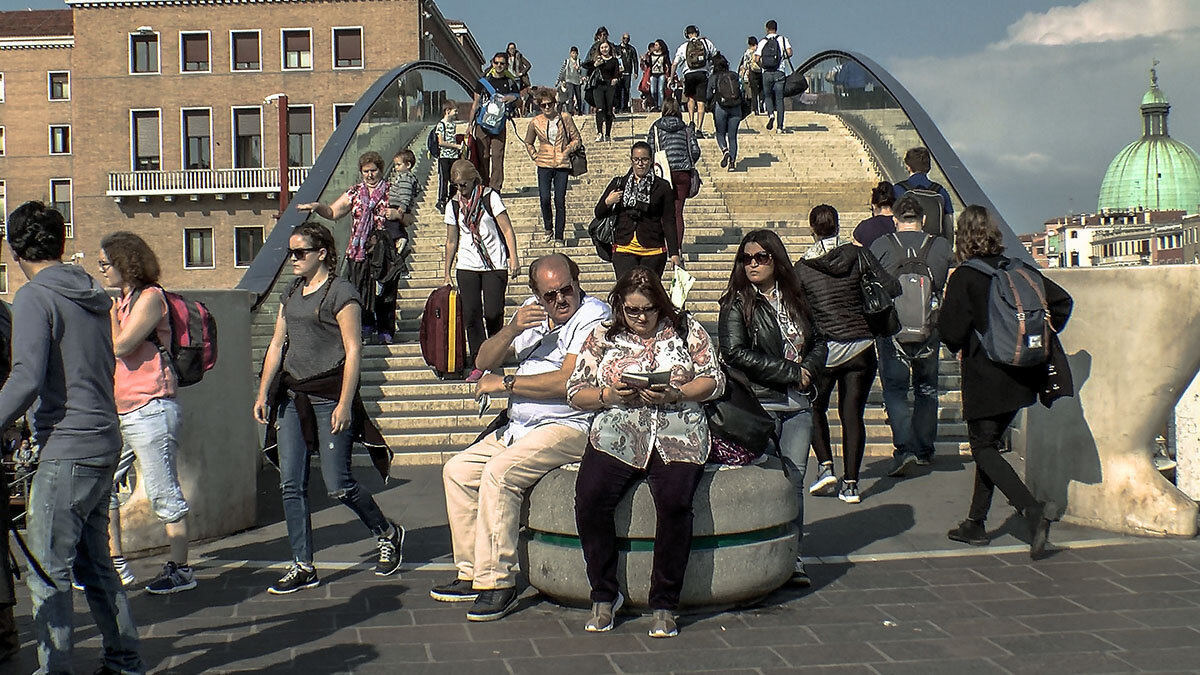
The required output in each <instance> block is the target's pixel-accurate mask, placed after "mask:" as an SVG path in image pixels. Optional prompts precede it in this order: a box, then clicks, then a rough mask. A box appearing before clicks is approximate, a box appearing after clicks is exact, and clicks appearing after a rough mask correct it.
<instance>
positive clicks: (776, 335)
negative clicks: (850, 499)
mask: <svg viewBox="0 0 1200 675" xmlns="http://www.w3.org/2000/svg"><path fill="white" fill-rule="evenodd" d="M720 304H721V314H720V324H719V325H720V331H721V357H722V358H723V359H724V360H725V364H726V365H727V366H729V367H730V368H732V369H736V370H738V371H740V372H741V373H742V374H743V375H745V376H746V379H748V380H749V381H750V386H751V389H752V390H753V391H754V395H755V396H757V397H758V400H759V402H760V403H762V406H763V408H764V409H766V410H767V412H768V413H770V414H771V416H772V417H773V418H775V436H776V442H777V444H778V445H777V448H778V450H779V456H780V458H781V459H782V460H783V464H784V467H785V468H786V471H787V473H788V478H789V479H790V480H791V481H792V485H793V486H794V487H795V490H796V505H797V507H798V509H799V511H798V512H797V514H796V520H795V521H794V522H795V524H796V528H797V529H798V530H799V533H800V542H801V543H803V541H804V475H805V473H806V471H807V470H808V449H809V445H810V442H811V440H812V404H811V402H810V400H809V396H810V395H811V394H812V385H813V382H814V381H815V379H816V378H817V377H818V376H820V375H821V373H823V372H824V371H825V359H826V357H827V355H828V346H827V345H826V344H825V338H824V336H822V335H821V334H820V333H818V332H817V329H816V324H815V323H814V322H813V318H812V312H811V311H810V310H809V307H808V299H807V298H806V297H805V295H804V287H803V286H802V285H801V283H800V279H799V277H797V276H796V271H795V269H793V267H792V261H791V259H790V258H788V253H787V249H786V248H785V247H784V245H783V241H781V240H780V239H779V235H777V234H775V233H774V232H772V231H770V230H754V231H753V232H748V233H746V236H744V237H742V243H741V245H740V246H738V250H737V255H736V256H735V257H734V262H733V269H732V270H731V271H730V273H729V285H728V286H727V287H726V289H725V294H724V295H723V296H721V301H720ZM792 581H793V583H796V584H799V585H804V586H807V585H808V583H809V579H808V574H807V573H806V572H805V570H804V563H802V562H801V560H800V555H799V549H797V554H796V565H795V569H794V570H793V574H792Z"/></svg>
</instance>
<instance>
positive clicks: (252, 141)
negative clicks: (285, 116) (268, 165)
mask: <svg viewBox="0 0 1200 675" xmlns="http://www.w3.org/2000/svg"><path fill="white" fill-rule="evenodd" d="M233 137H234V143H233V166H234V168H237V169H257V168H259V167H261V166H262V109H261V108H234V109H233Z"/></svg>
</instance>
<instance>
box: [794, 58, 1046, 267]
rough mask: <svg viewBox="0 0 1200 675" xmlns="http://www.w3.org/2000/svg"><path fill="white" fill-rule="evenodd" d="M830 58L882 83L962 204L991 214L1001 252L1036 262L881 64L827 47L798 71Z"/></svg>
mask: <svg viewBox="0 0 1200 675" xmlns="http://www.w3.org/2000/svg"><path fill="white" fill-rule="evenodd" d="M831 58H842V59H847V60H850V61H854V62H855V63H857V64H858V65H860V66H862V68H863V69H864V70H866V71H867V73H869V74H870V75H871V76H872V77H874V78H875V81H876V82H878V83H879V84H881V85H883V88H884V89H886V90H887V92H888V93H889V94H891V96H892V98H894V99H895V100H896V103H897V104H899V105H900V109H901V110H902V111H904V114H905V115H907V116H908V119H909V121H911V122H912V125H913V128H914V129H916V131H917V134H918V135H919V136H920V137H921V140H922V141H924V143H925V147H926V148H928V149H929V154H931V155H932V156H933V158H934V159H935V160H936V161H937V163H938V166H940V167H941V169H942V173H944V174H945V175H946V180H947V181H948V182H949V183H950V185H951V187H953V188H954V191H955V192H957V193H958V196H959V197H960V198H961V199H962V201H963V203H964V204H978V205H980V206H984V207H986V208H987V209H988V210H989V211H990V212H991V213H992V215H993V216H994V218H995V222H996V225H997V227H999V228H1000V232H1001V233H1002V234H1003V235H1004V249H1005V253H1006V254H1007V255H1009V256H1013V257H1019V258H1021V259H1022V260H1023V261H1025V262H1028V263H1030V264H1033V265H1037V263H1036V262H1035V261H1034V260H1033V257H1032V256H1031V255H1029V252H1028V251H1026V250H1025V246H1024V244H1022V243H1021V240H1020V239H1018V238H1017V235H1016V233H1014V232H1013V230H1012V227H1010V226H1009V224H1008V221H1006V220H1005V219H1004V216H1003V214H1001V213H1000V211H999V210H998V209H997V208H996V205H995V204H993V203H992V200H991V199H989V198H988V196H987V194H985V193H984V191H983V188H981V187H979V182H978V181H976V180H975V177H974V176H972V175H971V172H970V171H968V170H967V168H966V166H964V165H963V162H962V160H961V159H959V157H958V153H956V152H955V151H954V148H952V147H950V143H949V142H947V141H946V137H945V136H943V135H942V132H941V130H940V129H938V127H937V125H936V124H934V123H933V119H932V118H930V117H929V113H927V112H925V109H924V108H922V107H921V104H920V103H918V102H917V99H915V98H913V95H912V94H910V93H909V91H908V89H905V88H904V85H902V84H900V81H899V80H897V79H896V78H895V77H893V76H892V74H891V73H889V72H888V71H887V70H886V69H884V68H883V66H881V65H879V64H878V63H876V62H875V61H873V60H872V59H870V58H868V57H866V56H863V55H862V54H860V53H858V52H852V51H845V50H841V49H827V50H825V51H822V52H818V53H816V54H814V55H812V56H810V57H808V58H807V59H805V61H804V63H802V64H801V65H800V67H799V68H798V70H799V71H800V72H806V71H808V70H810V69H811V68H812V67H814V66H816V65H817V64H818V63H820V62H821V61H824V60H826V59H831ZM1039 267H1040V265H1039Z"/></svg>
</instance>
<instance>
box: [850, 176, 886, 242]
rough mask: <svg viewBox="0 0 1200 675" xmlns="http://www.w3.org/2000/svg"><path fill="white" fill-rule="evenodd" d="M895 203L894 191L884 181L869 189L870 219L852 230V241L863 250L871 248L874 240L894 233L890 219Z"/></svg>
mask: <svg viewBox="0 0 1200 675" xmlns="http://www.w3.org/2000/svg"><path fill="white" fill-rule="evenodd" d="M895 203H896V191H895V190H894V189H893V187H892V184H891V183H889V182H887V181H886V180H881V181H879V184H878V185H876V186H875V187H874V188H872V189H871V217H870V218H867V219H866V220H864V221H862V222H861V223H859V224H858V225H857V226H856V227H855V228H854V235H853V236H854V241H855V242H856V243H857V244H858V245H859V246H862V247H864V248H871V244H873V243H875V240H876V239H878V238H880V237H884V236H887V235H889V234H891V233H893V232H895V231H896V221H895V220H893V219H892V215H893V213H892V206H893V205H895Z"/></svg>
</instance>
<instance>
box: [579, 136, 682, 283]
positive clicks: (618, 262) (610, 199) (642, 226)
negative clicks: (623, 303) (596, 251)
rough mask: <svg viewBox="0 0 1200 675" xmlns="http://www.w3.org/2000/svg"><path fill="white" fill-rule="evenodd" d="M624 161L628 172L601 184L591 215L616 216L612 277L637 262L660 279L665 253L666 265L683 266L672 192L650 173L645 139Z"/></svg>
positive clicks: (650, 158)
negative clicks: (601, 193) (626, 162)
mask: <svg viewBox="0 0 1200 675" xmlns="http://www.w3.org/2000/svg"><path fill="white" fill-rule="evenodd" d="M629 163H630V167H629V172H628V173H626V174H625V175H624V176H617V177H616V178H614V179H612V182H610V183H609V184H608V187H606V188H604V194H603V195H601V196H600V201H598V202H596V213H595V215H596V217H597V218H608V217H610V216H612V217H615V218H616V226H615V228H614V231H613V254H612V265H613V271H614V272H615V273H616V276H617V278H618V279H623V278H624V277H625V273H626V272H628V271H629V270H631V269H633V268H634V267H639V266H640V267H645V268H648V269H650V270H651V271H653V272H654V273H655V274H656V275H658V276H660V277H661V276H662V274H663V271H664V270H665V269H666V268H667V256H668V255H669V256H670V258H671V263H672V264H674V265H676V266H678V267H682V266H683V262H682V261H681V260H680V258H679V237H678V236H677V233H676V230H675V190H674V189H673V188H672V187H671V184H670V183H668V182H667V181H665V180H663V179H662V178H659V177H657V176H655V175H654V171H653V170H652V169H653V168H654V153H653V152H651V150H650V144H649V143H646V142H644V141H638V142H637V143H634V144H633V149H631V150H630V151H629Z"/></svg>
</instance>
